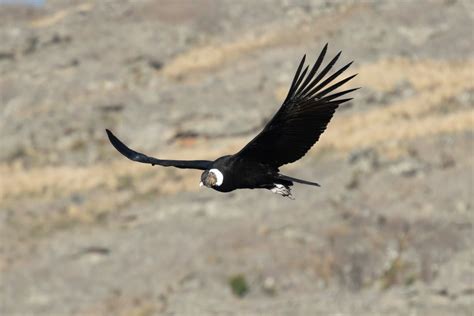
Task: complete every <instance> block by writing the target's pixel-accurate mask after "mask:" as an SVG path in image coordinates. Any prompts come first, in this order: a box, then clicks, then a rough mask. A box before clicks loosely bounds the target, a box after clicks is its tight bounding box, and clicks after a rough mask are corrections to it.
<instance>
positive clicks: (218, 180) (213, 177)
mask: <svg viewBox="0 0 474 316" xmlns="http://www.w3.org/2000/svg"><path fill="white" fill-rule="evenodd" d="M222 182H224V175H223V174H222V172H220V171H219V170H218V169H210V170H206V171H204V172H203V173H202V174H201V183H199V186H201V187H202V186H203V185H205V186H206V187H208V188H212V187H216V186H217V187H218V186H220V185H221V184H222Z"/></svg>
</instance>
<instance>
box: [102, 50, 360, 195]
mask: <svg viewBox="0 0 474 316" xmlns="http://www.w3.org/2000/svg"><path fill="white" fill-rule="evenodd" d="M326 51H327V44H326V45H325V46H324V48H323V50H322V51H321V53H320V54H319V57H318V58H317V60H316V62H315V63H314V65H313V66H312V67H311V69H309V66H306V67H304V65H305V59H306V55H305V56H303V59H302V60H301V62H300V64H299V66H298V70H297V71H296V74H295V77H294V78H293V82H292V83H291V86H290V90H289V92H288V95H287V97H286V99H285V101H284V102H283V105H282V106H281V107H280V109H279V110H278V112H277V113H276V114H275V115H274V116H273V118H272V119H271V120H270V121H269V122H268V123H267V125H266V126H265V127H264V128H263V130H262V131H261V132H260V134H258V135H257V136H256V137H255V138H254V139H252V140H251V141H250V142H249V143H248V144H247V145H246V146H245V147H244V148H242V150H240V151H239V152H238V153H236V154H234V155H228V156H223V157H220V158H218V159H216V160H214V161H210V160H163V159H158V158H153V157H149V156H146V155H144V154H141V153H139V152H136V151H134V150H132V149H130V148H128V147H127V146H126V145H125V144H123V143H122V142H121V141H120V140H119V139H118V138H117V137H115V136H114V134H112V132H111V131H109V130H106V131H107V135H108V136H109V140H110V142H111V143H112V145H113V146H114V147H115V148H116V149H117V150H118V151H119V152H120V153H121V154H122V155H124V156H125V157H127V158H128V159H131V160H133V161H138V162H142V163H148V164H151V165H153V166H154V165H160V166H165V167H177V168H183V169H199V170H204V172H203V173H202V175H201V183H200V185H201V186H202V185H205V186H206V187H209V188H212V189H214V190H217V191H220V192H230V191H233V190H235V189H268V190H271V191H272V192H274V193H277V194H281V195H282V196H286V197H289V198H292V195H291V186H292V185H293V183H294V182H296V183H302V184H308V185H314V186H319V184H317V183H315V182H310V181H306V180H301V179H296V178H292V177H289V176H285V175H282V174H280V173H279V167H280V166H282V165H284V164H288V163H292V162H295V161H297V160H298V159H300V158H301V157H303V156H304V155H305V154H306V152H307V151H308V150H309V149H310V148H311V147H312V146H313V144H314V143H316V142H317V141H318V139H319V137H320V136H321V134H322V133H323V132H324V130H325V129H326V126H327V125H328V123H329V121H330V120H331V117H332V116H333V114H334V112H335V111H336V109H337V107H338V106H339V105H340V104H342V103H344V102H347V101H349V100H351V99H352V98H340V97H342V96H344V95H346V94H348V93H350V92H352V91H354V90H356V89H357V88H355V89H348V90H344V91H341V92H334V90H336V89H337V88H339V87H340V86H342V85H343V84H345V83H346V82H348V81H349V80H351V79H352V78H354V77H355V76H356V75H352V76H349V77H347V78H345V79H342V80H340V81H338V82H336V83H333V81H334V79H336V78H337V77H338V76H339V75H340V74H342V73H343V72H344V71H345V70H346V69H347V68H349V66H350V65H351V64H352V62H351V63H348V64H347V65H345V66H344V67H342V68H341V69H339V70H337V71H336V72H334V73H332V74H331V75H328V73H329V71H330V70H331V68H332V67H333V66H334V64H335V63H336V61H337V60H338V58H339V56H340V55H341V52H339V53H338V54H337V55H336V56H335V57H334V58H333V59H332V60H331V61H330V62H329V63H328V64H327V65H326V66H325V67H324V68H323V69H322V70H320V71H319V69H320V67H321V64H322V62H323V59H324V56H325V55H326ZM303 67H304V69H303ZM327 75H328V76H327Z"/></svg>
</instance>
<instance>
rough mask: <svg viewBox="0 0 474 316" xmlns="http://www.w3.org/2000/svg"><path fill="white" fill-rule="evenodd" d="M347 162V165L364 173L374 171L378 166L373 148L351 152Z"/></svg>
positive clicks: (377, 159)
mask: <svg viewBox="0 0 474 316" xmlns="http://www.w3.org/2000/svg"><path fill="white" fill-rule="evenodd" d="M348 161H349V164H351V165H353V166H354V167H355V168H356V169H357V170H360V171H361V172H364V173H367V172H370V171H373V170H376V169H377V168H378V167H379V165H380V162H379V155H378V153H377V151H376V150H375V149H373V148H364V149H361V150H355V151H353V152H351V153H350V155H349V159H348Z"/></svg>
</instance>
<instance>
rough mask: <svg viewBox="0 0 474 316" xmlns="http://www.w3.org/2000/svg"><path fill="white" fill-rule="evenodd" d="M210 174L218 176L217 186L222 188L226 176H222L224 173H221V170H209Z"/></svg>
mask: <svg viewBox="0 0 474 316" xmlns="http://www.w3.org/2000/svg"><path fill="white" fill-rule="evenodd" d="M209 172H211V173H212V174H213V175H215V176H216V179H217V182H216V186H220V185H221V184H222V182H224V175H223V174H222V172H220V171H219V169H211V170H209Z"/></svg>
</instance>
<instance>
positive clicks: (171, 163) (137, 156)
mask: <svg viewBox="0 0 474 316" xmlns="http://www.w3.org/2000/svg"><path fill="white" fill-rule="evenodd" d="M105 131H106V132H107V136H108V137H109V140H110V143H111V144H112V145H113V146H114V147H115V149H117V150H118V151H119V152H120V153H121V154H122V155H124V156H125V157H127V158H128V159H130V160H133V161H137V162H141V163H148V164H151V165H153V166H154V165H160V166H165V167H176V168H182V169H199V170H206V169H209V168H210V166H211V165H212V161H209V160H163V159H158V158H153V157H149V156H147V155H145V154H142V153H139V152H137V151H134V150H132V149H130V148H128V147H127V146H126V145H125V144H124V143H122V142H121V141H120V140H119V139H118V138H117V137H116V136H115V135H114V134H113V133H112V132H111V131H110V130H108V129H106V130H105Z"/></svg>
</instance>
